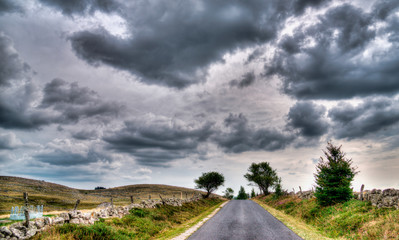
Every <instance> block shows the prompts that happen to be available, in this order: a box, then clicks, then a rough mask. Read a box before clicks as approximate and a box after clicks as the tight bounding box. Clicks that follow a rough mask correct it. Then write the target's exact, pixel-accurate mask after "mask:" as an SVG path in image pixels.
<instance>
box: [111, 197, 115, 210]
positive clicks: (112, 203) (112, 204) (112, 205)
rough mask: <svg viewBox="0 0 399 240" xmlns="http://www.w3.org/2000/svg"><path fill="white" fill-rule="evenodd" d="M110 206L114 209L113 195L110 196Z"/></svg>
mask: <svg viewBox="0 0 399 240" xmlns="http://www.w3.org/2000/svg"><path fill="white" fill-rule="evenodd" d="M111 207H112V209H114V199H113V197H111Z"/></svg>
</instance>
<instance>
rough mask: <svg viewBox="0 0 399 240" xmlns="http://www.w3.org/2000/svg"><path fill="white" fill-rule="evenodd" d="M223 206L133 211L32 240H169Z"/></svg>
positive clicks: (208, 203)
mask: <svg viewBox="0 0 399 240" xmlns="http://www.w3.org/2000/svg"><path fill="white" fill-rule="evenodd" d="M223 202H224V200H222V199H219V198H212V199H201V200H199V201H197V202H190V203H185V204H183V206H182V207H174V206H169V205H165V206H159V207H158V208H155V209H140V208H134V209H132V210H131V211H130V214H128V215H126V216H124V217H123V218H112V219H101V220H100V221H98V222H96V223H95V224H94V225H90V226H87V225H75V224H64V225H62V226H57V227H54V228H51V229H49V230H47V231H45V232H43V233H41V234H40V235H37V236H35V237H34V238H33V239H36V240H38V239H45V240H52V239H57V240H58V239H64V240H70V239H82V240H97V239H104V240H106V239H118V240H123V239H169V238H171V237H174V236H176V235H178V234H179V233H182V232H184V230H185V229H187V228H189V227H191V226H192V225H194V224H195V223H196V222H198V221H199V220H200V219H202V218H203V217H205V216H206V215H207V214H209V213H210V212H212V211H213V210H214V209H216V208H217V207H218V206H219V205H220V204H222V203H223Z"/></svg>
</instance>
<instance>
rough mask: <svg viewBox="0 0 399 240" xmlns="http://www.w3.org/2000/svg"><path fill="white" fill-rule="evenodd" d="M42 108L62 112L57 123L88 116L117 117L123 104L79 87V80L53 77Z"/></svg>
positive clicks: (73, 120)
mask: <svg viewBox="0 0 399 240" xmlns="http://www.w3.org/2000/svg"><path fill="white" fill-rule="evenodd" d="M43 93H44V96H43V100H42V103H41V105H40V107H41V108H52V109H53V110H55V111H58V112H60V113H61V114H60V115H59V117H58V119H57V123H72V122H77V121H79V120H80V119H83V118H88V117H97V118H98V119H99V120H102V121H107V119H108V118H110V117H111V118H112V117H116V116H117V115H118V114H119V113H120V111H121V110H122V109H123V106H122V105H121V104H119V103H116V102H105V101H103V100H102V99H101V98H100V96H99V95H98V94H97V93H96V92H95V91H93V90H90V89H89V88H87V87H79V85H78V83H77V82H73V83H67V82H66V81H64V80H62V79H53V80H52V81H51V82H49V83H47V84H46V86H45V87H44V89H43Z"/></svg>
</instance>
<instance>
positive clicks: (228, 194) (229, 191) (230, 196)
mask: <svg viewBox="0 0 399 240" xmlns="http://www.w3.org/2000/svg"><path fill="white" fill-rule="evenodd" d="M223 197H225V198H227V199H230V200H231V199H233V197H234V190H233V189H232V188H229V187H228V188H226V190H225V191H224V195H223Z"/></svg>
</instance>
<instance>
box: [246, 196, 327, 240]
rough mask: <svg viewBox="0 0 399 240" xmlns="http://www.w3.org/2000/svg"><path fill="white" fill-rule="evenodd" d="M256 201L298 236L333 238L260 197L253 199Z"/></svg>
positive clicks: (305, 237) (320, 239)
mask: <svg viewBox="0 0 399 240" xmlns="http://www.w3.org/2000/svg"><path fill="white" fill-rule="evenodd" d="M252 200H253V201H254V202H256V203H258V204H259V205H260V206H262V207H263V208H264V209H265V210H266V211H268V212H269V213H270V214H272V215H273V216H274V217H275V218H277V219H278V220H280V221H281V222H282V223H284V224H285V225H286V226H287V227H288V228H289V229H291V230H292V231H293V232H295V233H296V234H297V235H298V236H300V237H301V238H303V239H307V240H324V239H331V238H328V237H326V236H324V235H323V234H322V233H321V232H320V231H319V230H317V228H316V227H314V226H311V225H309V224H306V223H305V222H304V221H302V220H300V219H297V218H295V217H293V216H290V215H288V214H285V213H284V212H282V211H279V210H277V209H275V208H272V207H270V206H268V205H266V204H265V203H264V202H263V201H260V200H259V199H252Z"/></svg>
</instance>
